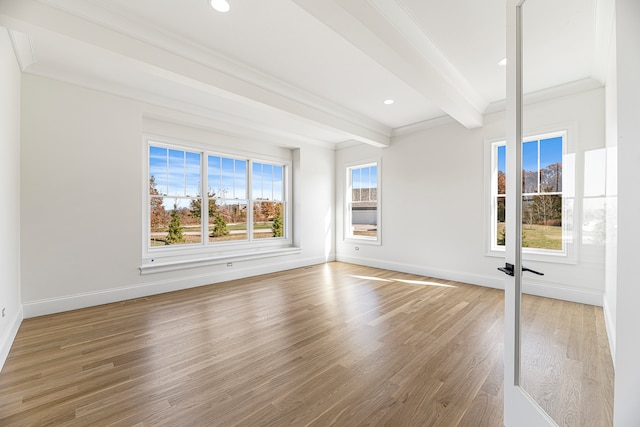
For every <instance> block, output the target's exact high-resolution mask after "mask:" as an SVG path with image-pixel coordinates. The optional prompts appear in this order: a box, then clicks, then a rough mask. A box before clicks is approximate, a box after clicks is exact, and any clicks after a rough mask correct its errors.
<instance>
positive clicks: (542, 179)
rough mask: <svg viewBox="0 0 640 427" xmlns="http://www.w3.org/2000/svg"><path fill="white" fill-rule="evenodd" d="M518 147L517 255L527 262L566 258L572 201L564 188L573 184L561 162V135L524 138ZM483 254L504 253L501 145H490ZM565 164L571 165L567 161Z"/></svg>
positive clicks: (563, 153)
mask: <svg viewBox="0 0 640 427" xmlns="http://www.w3.org/2000/svg"><path fill="white" fill-rule="evenodd" d="M522 144H523V146H522V157H523V159H522V165H523V166H522V168H523V171H522V174H523V184H522V185H523V188H522V221H523V243H522V246H523V254H525V257H527V258H529V259H538V260H545V259H546V260H552V259H553V258H558V257H567V255H568V254H569V252H570V251H569V249H570V248H569V246H570V243H571V242H572V240H573V239H572V236H571V235H570V227H569V224H571V223H572V222H573V221H572V218H571V212H572V207H573V200H572V198H570V197H567V196H568V195H567V194H566V191H565V189H566V188H567V186H568V184H573V182H572V180H573V176H572V171H571V168H567V166H572V165H571V164H569V165H567V161H568V160H571V159H573V156H568V155H567V145H568V144H567V131H558V132H549V133H545V134H540V135H535V136H530V137H526V138H524V140H523V143H522ZM489 157H490V159H491V165H490V171H491V180H490V215H489V217H490V222H491V224H490V228H489V230H490V232H489V236H488V240H489V254H490V255H498V256H501V255H503V254H504V240H505V239H504V233H505V223H504V220H505V215H504V213H505V201H506V197H505V196H506V186H507V182H506V167H505V166H506V146H505V141H496V142H492V143H490V156H489ZM569 163H571V162H569Z"/></svg>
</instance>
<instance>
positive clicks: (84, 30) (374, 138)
mask: <svg viewBox="0 0 640 427" xmlns="http://www.w3.org/2000/svg"><path fill="white" fill-rule="evenodd" d="M0 25H4V26H6V27H7V28H10V29H15V30H17V31H21V32H23V33H25V34H33V35H34V36H38V35H39V36H43V37H46V36H47V35H48V34H51V33H55V34H57V35H61V36H63V37H68V38H71V39H73V40H76V41H81V42H83V43H86V44H88V45H92V46H95V47H96V48H99V49H103V50H105V51H108V52H109V53H110V54H111V55H112V56H114V55H113V54H115V56H119V57H121V58H122V61H123V62H127V63H129V64H135V66H136V67H137V68H138V71H140V70H144V71H145V72H148V73H152V74H153V75H155V76H158V75H160V76H162V77H163V78H165V79H168V80H170V81H172V82H175V83H178V84H182V85H185V86H188V87H192V88H198V89H200V90H202V91H203V92H205V93H208V94H210V95H212V96H217V97H221V98H224V99H227V100H230V101H233V102H236V103H239V104H242V105H247V106H250V107H252V108H254V109H255V108H258V109H267V110H268V111H269V112H272V113H280V114H283V115H285V116H287V117H295V118H297V119H299V120H300V121H301V122H305V121H306V122H308V123H310V124H313V125H314V126H323V127H326V128H327V129H331V130H334V131H338V132H341V133H343V134H344V135H345V140H350V139H355V140H357V141H360V142H363V143H366V144H370V145H373V146H376V147H387V146H389V145H390V139H391V138H390V135H391V129H388V131H386V132H381V131H380V130H379V129H373V128H370V127H366V126H363V125H362V124H359V123H356V122H355V121H353V120H350V119H349V118H345V117H344V115H341V114H336V113H333V112H331V111H329V110H328V109H324V108H322V109H321V108H316V107H314V106H312V105H309V104H307V103H304V102H302V101H300V100H298V99H294V98H293V97H290V96H286V95H284V94H282V93H280V92H275V91H272V90H268V89H266V88H264V87H262V86H260V85H257V84H255V83H253V82H249V81H247V80H246V79H242V78H238V77H236V76H235V75H232V74H229V73H225V72H222V71H219V70H217V69H214V68H212V67H210V66H207V65H204V64H202V63H201V62H198V61H194V60H191V59H189V58H186V57H184V56H181V55H178V54H174V53H171V52H169V51H167V50H164V49H162V48H160V47H157V46H154V45H152V44H149V43H147V42H145V41H143V40H139V39H136V38H133V37H130V36H128V35H126V34H123V33H121V32H118V31H114V30H112V29H110V28H107V27H106V26H102V25H96V24H94V23H92V22H90V21H87V20H86V19H83V18H81V17H78V16H75V15H72V14H69V13H66V12H64V11H61V10H59V9H57V8H54V7H51V6H48V5H45V4H42V3H41V2H36V1H33V0H5V1H3V2H2V5H1V7H0Z"/></svg>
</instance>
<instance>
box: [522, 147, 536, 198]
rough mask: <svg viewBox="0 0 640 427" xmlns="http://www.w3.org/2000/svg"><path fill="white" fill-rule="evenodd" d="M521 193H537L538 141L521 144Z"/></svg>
mask: <svg viewBox="0 0 640 427" xmlns="http://www.w3.org/2000/svg"><path fill="white" fill-rule="evenodd" d="M522 177H523V180H522V192H523V193H537V192H538V141H531V142H525V143H523V144H522Z"/></svg>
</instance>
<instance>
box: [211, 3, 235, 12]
mask: <svg viewBox="0 0 640 427" xmlns="http://www.w3.org/2000/svg"><path fill="white" fill-rule="evenodd" d="M209 4H211V7H212V8H214V9H215V10H217V11H218V12H223V13H224V12H229V9H231V6H230V5H229V2H227V0H209Z"/></svg>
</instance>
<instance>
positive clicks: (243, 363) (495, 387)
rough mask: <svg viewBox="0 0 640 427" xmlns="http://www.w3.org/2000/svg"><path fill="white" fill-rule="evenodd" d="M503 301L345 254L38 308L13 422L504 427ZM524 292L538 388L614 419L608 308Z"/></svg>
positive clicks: (586, 415)
mask: <svg viewBox="0 0 640 427" xmlns="http://www.w3.org/2000/svg"><path fill="white" fill-rule="evenodd" d="M503 298H504V294H503V292H502V291H499V290H496V289H488V288H483V287H479V286H472V285H467V284H463V283H457V282H451V281H446V280H439V279H433V278H428V277H422V276H416V275H411V274H406V273H399V272H394V271H388V270H380V269H375V268H369V267H363V266H357V265H351V264H345V263H337V262H335V263H328V264H323V265H317V266H312V267H307V268H301V269H296V270H291V271H283V272H278V273H274V274H269V275H263V276H258V277H252V278H246V279H241V280H235V281H231V282H226V283H220V284H216V285H211V286H203V287H200V288H194V289H188V290H185V291H179V292H172V293H167V294H162V295H154V296H150V297H146V298H139V299H135V300H130V301H123V302H119V303H114V304H107V305H103V306H98V307H92V308H88V309H84V310H76V311H72V312H67V313H60V314H55V315H50V316H43V317H39V318H33V319H26V320H25V321H24V322H23V324H22V326H21V327H20V330H19V332H18V335H17V337H16V339H15V341H14V344H13V347H12V349H11V352H10V353H9V356H8V358H7V361H6V363H5V367H4V369H3V371H2V373H0V390H1V391H0V425H2V426H46V425H57V426H87V425H91V426H140V427H141V426H172V427H173V426H224V427H227V426H234V425H237V426H278V427H280V426H331V425H335V426H365V425H370V426H384V425H387V426H393V427H402V426H421V427H422V426H445V427H446V426H457V425H460V426H475V427H478V426H480V427H484V426H487V427H493V426H500V425H502V411H503V408H502V397H503V389H502V378H503V372H502V369H503V368H502V351H503V310H504V304H503ZM523 303H524V304H525V307H526V310H527V311H525V313H524V316H523V322H524V330H525V331H526V334H525V336H526V339H525V341H524V342H523V349H524V351H525V352H526V353H527V354H526V358H525V365H526V368H527V369H528V370H529V372H530V374H529V376H528V377H527V381H528V385H529V386H530V388H531V392H532V394H536V393H537V394H538V395H537V396H538V398H540V399H541V400H542V401H543V402H544V401H546V402H548V404H549V408H550V411H552V412H553V413H554V414H555V415H556V416H559V417H561V419H562V421H563V425H567V426H570V425H575V426H581V425H587V424H588V422H590V421H594V420H597V424H596V425H598V426H600V425H603V426H606V425H611V417H612V395H613V368H612V366H611V356H610V355H609V351H608V344H607V337H606V332H605V329H604V321H603V317H602V316H603V314H602V309H601V308H599V307H590V306H583V305H579V304H573V303H566V302H563V301H557V300H550V299H545V298H539V297H529V296H525V298H524V299H523ZM549 363H551V365H548V364H549ZM558 402H560V403H559V404H558ZM585 420H586V421H585ZM585 422H587V424H585Z"/></svg>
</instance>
